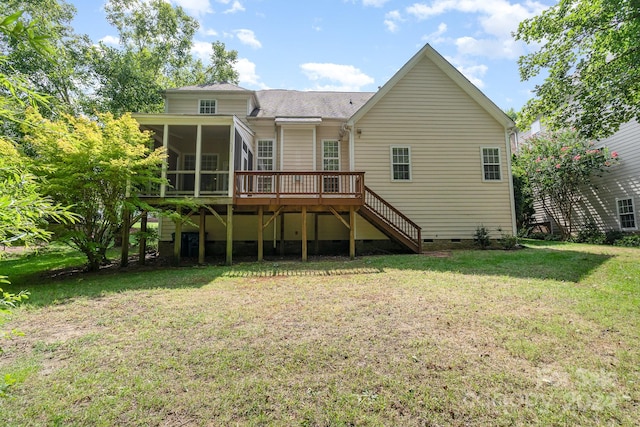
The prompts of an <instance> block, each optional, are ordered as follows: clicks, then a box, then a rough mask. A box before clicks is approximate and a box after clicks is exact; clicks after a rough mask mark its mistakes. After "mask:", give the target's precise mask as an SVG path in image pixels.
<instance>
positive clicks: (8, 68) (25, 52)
mask: <svg viewBox="0 0 640 427" xmlns="http://www.w3.org/2000/svg"><path fill="white" fill-rule="evenodd" d="M14 11H21V22H22V24H23V25H24V26H25V27H26V28H30V29H31V31H32V33H33V34H34V35H36V36H37V35H38V34H46V38H47V43H48V48H49V49H50V50H51V53H50V55H49V57H50V58H51V59H53V58H55V60H43V57H42V56H41V55H34V54H33V46H32V45H31V44H30V43H28V42H27V40H25V39H21V38H15V37H5V38H4V39H3V40H2V44H3V51H4V52H5V61H4V62H3V63H0V71H1V72H3V73H5V74H10V75H13V76H17V77H20V78H22V79H23V80H25V81H28V83H29V85H30V86H31V88H32V89H34V90H35V91H37V92H38V93H39V94H42V95H45V96H46V97H47V101H46V102H43V101H38V102H37V105H38V108H39V109H40V111H41V112H42V113H43V114H45V115H47V116H48V117H52V116H54V115H55V114H56V113H58V112H61V111H64V112H78V111H79V108H80V100H81V98H82V95H83V92H84V91H85V89H86V87H85V86H84V82H86V81H87V80H88V74H87V73H88V65H89V64H88V56H87V52H88V49H89V48H90V47H91V45H92V43H91V41H90V40H89V38H88V36H86V35H78V34H76V33H75V32H74V30H73V27H72V21H73V18H74V16H75V13H76V9H75V7H74V6H72V5H71V4H69V3H66V2H65V1H64V0H6V1H3V2H2V3H0V16H1V15H11V14H12V13H14Z"/></svg>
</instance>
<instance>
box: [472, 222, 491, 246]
mask: <svg viewBox="0 0 640 427" xmlns="http://www.w3.org/2000/svg"><path fill="white" fill-rule="evenodd" d="M473 242H474V243H475V244H476V245H478V246H480V249H487V248H488V247H489V245H491V240H490V238H489V230H487V227H485V226H484V225H479V226H477V227H476V232H475V233H473Z"/></svg>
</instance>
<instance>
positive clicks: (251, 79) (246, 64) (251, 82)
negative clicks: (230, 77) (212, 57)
mask: <svg viewBox="0 0 640 427" xmlns="http://www.w3.org/2000/svg"><path fill="white" fill-rule="evenodd" d="M233 68H234V69H235V70H236V71H237V72H238V74H239V80H240V86H254V87H258V88H260V89H269V87H268V86H267V85H266V84H264V83H263V82H262V81H261V79H260V76H259V75H258V74H256V64H254V63H253V62H251V61H249V60H248V59H247V58H240V59H238V61H237V62H236V63H235V64H234V66H233Z"/></svg>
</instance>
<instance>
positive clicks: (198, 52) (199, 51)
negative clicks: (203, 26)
mask: <svg viewBox="0 0 640 427" xmlns="http://www.w3.org/2000/svg"><path fill="white" fill-rule="evenodd" d="M211 52H212V49H211V42H202V41H194V42H193V46H191V53H192V54H194V55H195V56H197V57H198V58H200V59H201V60H202V62H204V63H208V62H209V61H210V60H211Z"/></svg>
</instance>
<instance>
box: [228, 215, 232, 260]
mask: <svg viewBox="0 0 640 427" xmlns="http://www.w3.org/2000/svg"><path fill="white" fill-rule="evenodd" d="M232 262H233V205H227V265H231V263H232Z"/></svg>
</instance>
